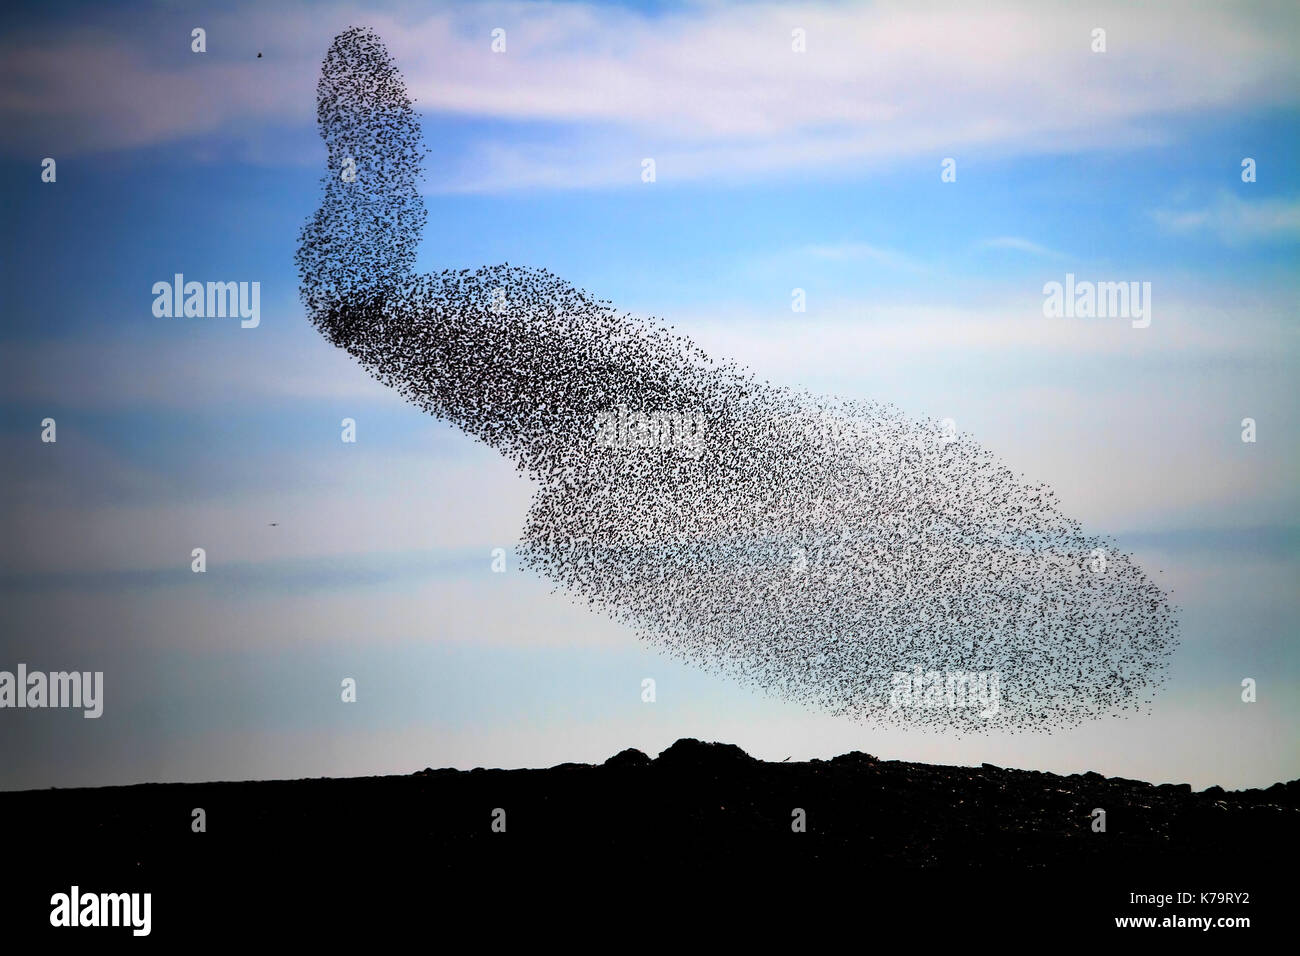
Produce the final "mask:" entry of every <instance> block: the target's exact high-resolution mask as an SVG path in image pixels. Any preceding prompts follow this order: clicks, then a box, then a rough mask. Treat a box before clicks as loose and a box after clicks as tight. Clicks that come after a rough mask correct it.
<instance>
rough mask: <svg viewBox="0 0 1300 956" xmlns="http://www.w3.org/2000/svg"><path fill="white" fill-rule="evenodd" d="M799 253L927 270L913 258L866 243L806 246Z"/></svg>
mask: <svg viewBox="0 0 1300 956" xmlns="http://www.w3.org/2000/svg"><path fill="white" fill-rule="evenodd" d="M799 252H801V253H802V254H804V255H807V256H811V257H812V258H814V259H823V260H826V261H829V262H873V263H875V264H877V265H881V266H886V267H888V268H890V269H905V270H907V271H909V272H922V271H924V270H925V269H926V266H925V264H924V263H922V262H918V261H917V260H916V259H913V258H912V257H911V256H908V255H904V254H903V253H901V252H898V251H896V250H894V249H886V248H884V247H882V246H873V245H871V244H870V243H866V242H839V243H830V244H819V245H811V246H805V247H804V248H803V249H801V250H799Z"/></svg>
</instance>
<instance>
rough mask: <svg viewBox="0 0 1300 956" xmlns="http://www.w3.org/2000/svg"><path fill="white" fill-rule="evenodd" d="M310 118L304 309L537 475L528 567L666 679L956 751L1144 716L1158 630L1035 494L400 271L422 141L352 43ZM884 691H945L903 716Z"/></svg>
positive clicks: (681, 345)
mask: <svg viewBox="0 0 1300 956" xmlns="http://www.w3.org/2000/svg"><path fill="white" fill-rule="evenodd" d="M317 97H318V104H317V118H318V120H319V123H320V129H321V133H322V136H323V137H324V139H325V143H326V146H327V149H328V153H329V165H328V168H327V171H326V174H325V176H324V178H323V180H322V182H323V188H324V198H323V202H322V205H321V207H320V208H319V210H318V211H317V212H316V213H315V215H314V217H313V218H312V219H311V220H310V221H309V222H308V223H307V224H306V226H305V227H304V229H303V232H302V236H301V244H300V248H299V251H298V256H297V261H298V267H299V271H300V275H301V280H302V289H301V291H302V297H303V301H304V303H305V305H306V307H307V311H308V315H309V316H310V318H311V321H312V322H313V324H314V325H315V326H316V327H317V328H318V329H319V330H320V331H321V332H322V333H323V334H324V335H325V336H326V337H327V338H328V339H329V341H331V342H332V343H334V344H335V345H337V346H339V347H341V348H344V349H346V350H347V351H348V352H349V353H350V354H351V355H352V356H354V357H355V358H356V359H357V360H358V361H359V362H360V363H361V364H362V365H363V366H364V367H365V368H366V369H367V370H368V371H369V372H370V374H372V375H373V376H374V377H375V378H377V379H378V380H380V381H382V382H384V383H385V384H387V385H389V386H391V387H393V388H395V389H397V390H398V391H399V392H400V393H401V394H402V395H403V396H405V398H407V399H408V400H409V401H411V402H412V403H414V404H415V405H417V406H419V407H420V408H422V409H424V410H425V411H427V412H429V413H431V414H433V415H435V416H436V417H438V418H441V419H444V420H447V421H450V422H453V423H455V424H456V425H457V426H459V427H460V428H461V429H463V430H464V431H465V432H467V433H468V434H470V435H473V436H474V437H476V438H478V439H479V440H481V441H483V442H485V443H486V444H488V445H490V446H491V447H493V448H494V449H496V450H498V451H499V452H501V453H502V454H504V455H507V456H509V457H510V458H511V459H513V460H514V461H515V462H516V464H517V467H518V469H519V470H520V471H521V472H523V473H525V474H526V475H527V476H528V477H529V478H530V479H531V480H532V481H533V483H534V485H535V489H536V490H535V493H534V497H533V500H532V502H531V507H530V510H529V513H528V516H527V519H526V524H525V528H524V530H523V533H522V535H521V544H520V547H519V552H520V554H521V556H522V558H523V561H524V563H525V564H526V565H527V566H528V567H531V568H532V569H534V570H536V571H537V572H539V573H541V574H542V575H544V576H545V577H547V578H549V579H550V580H551V581H552V582H553V583H554V584H555V585H556V586H557V588H560V589H563V590H564V591H565V592H567V593H568V594H570V595H571V596H572V597H573V599H575V600H577V601H580V602H583V603H586V604H589V605H591V607H592V608H593V609H595V610H598V611H601V612H604V613H606V614H608V615H610V616H612V617H613V618H615V619H617V620H619V621H621V622H625V623H626V624H627V625H629V626H630V627H631V628H632V629H634V630H635V632H636V633H637V634H638V635H640V636H641V637H643V638H645V639H647V640H649V641H651V642H653V643H654V644H655V645H657V646H658V647H660V648H661V649H663V650H666V651H667V652H669V653H670V654H671V655H673V656H675V657H677V658H679V659H681V660H684V661H688V662H691V663H693V664H696V665H699V666H702V667H705V668H709V669H711V670H714V671H715V672H721V673H724V674H726V675H729V676H731V677H733V678H736V679H739V680H741V681H743V682H747V683H749V684H752V685H754V686H756V687H759V688H762V689H764V690H765V691H768V692H770V693H773V694H776V695H780V696H781V697H784V698H787V699H792V700H795V701H800V702H803V703H805V704H808V705H810V706H812V707H815V708H818V709H821V710H826V711H830V712H832V713H836V714H842V715H846V716H849V717H852V718H856V719H861V720H869V721H875V722H880V723H891V724H897V725H901V726H911V727H923V728H927V729H935V730H943V731H956V732H959V733H962V732H984V731H988V730H991V729H995V728H996V729H1003V730H1020V729H1050V728H1054V727H1062V726H1072V725H1076V724H1078V723H1080V722H1082V721H1085V720H1091V719H1096V718H1098V717H1101V716H1104V715H1108V714H1120V713H1122V712H1124V711H1138V710H1143V709H1145V708H1146V707H1147V706H1149V703H1150V701H1151V700H1152V698H1153V695H1154V693H1155V691H1156V689H1157V688H1158V687H1159V686H1160V685H1161V684H1163V683H1164V681H1165V679H1166V670H1167V665H1168V658H1169V656H1170V655H1171V653H1172V651H1173V648H1174V646H1175V644H1176V639H1177V638H1176V636H1177V627H1176V616H1177V615H1176V609H1175V608H1173V607H1172V606H1171V604H1170V602H1169V599H1168V596H1167V595H1166V594H1165V593H1164V592H1163V591H1162V590H1161V589H1160V588H1159V587H1157V586H1156V585H1155V584H1154V583H1153V582H1152V581H1151V580H1150V579H1149V578H1148V577H1147V576H1146V575H1145V574H1144V573H1143V571H1142V570H1141V569H1140V568H1139V567H1138V566H1137V564H1136V563H1135V562H1134V560H1133V558H1132V556H1131V555H1130V554H1126V553H1123V552H1121V551H1119V549H1118V548H1117V547H1116V545H1115V543H1114V542H1113V541H1111V540H1109V539H1102V538H1097V537H1094V536H1090V535H1088V534H1085V533H1084V531H1083V529H1082V528H1081V527H1080V525H1079V524H1078V523H1077V522H1076V521H1073V520H1071V519H1070V518H1068V517H1066V516H1065V515H1063V514H1062V513H1061V512H1060V511H1059V509H1058V506H1057V503H1056V499H1055V496H1054V493H1053V492H1052V491H1051V490H1050V489H1048V488H1047V487H1046V486H1045V485H1042V484H1031V483H1027V482H1025V481H1024V479H1023V478H1018V477H1017V476H1016V475H1015V474H1014V473H1013V472H1012V471H1010V470H1009V469H1008V468H1006V467H1005V466H1004V465H1002V464H1001V463H999V462H998V461H997V460H996V458H995V457H994V456H993V455H992V454H991V453H989V452H988V451H986V450H984V449H982V448H981V447H980V446H979V445H977V444H976V443H975V442H974V441H972V440H971V439H970V438H969V436H967V435H965V434H958V433H956V432H955V430H954V429H953V428H952V427H951V423H947V424H948V427H946V428H945V427H944V424H945V423H940V422H935V421H932V420H917V419H913V418H909V417H907V416H905V415H904V414H902V413H901V412H900V411H899V410H898V409H896V408H895V407H893V406H892V405H888V404H879V403H874V402H862V401H845V400H839V399H835V398H827V397H820V396H816V395H812V394H808V393H805V392H801V391H797V390H792V389H789V388H785V387H778V386H774V385H771V384H769V383H767V382H763V381H760V380H758V379H757V378H755V376H754V375H753V374H751V373H750V372H748V371H747V370H746V369H744V368H741V367H739V366H737V365H736V364H735V363H731V362H726V361H722V360H718V359H715V358H712V357H710V356H708V355H706V354H705V353H704V352H703V351H701V350H700V349H699V348H697V347H696V346H695V345H694V344H693V343H692V342H691V341H690V340H689V339H688V338H686V337H685V336H683V335H680V334H677V333H676V332H675V331H674V330H672V329H670V328H665V327H663V326H662V325H660V324H658V323H657V322H656V321H655V320H642V319H638V318H636V317H633V316H632V315H630V314H626V313H620V312H618V311H617V310H616V309H615V308H614V307H613V306H612V305H611V304H610V303H609V302H607V301H604V300H601V299H597V298H595V297H593V296H592V295H590V294H589V293H587V292H585V291H583V290H582V289H578V288H575V287H574V286H572V285H570V284H569V283H567V282H565V281H564V280H563V279H561V278H559V277H558V276H555V275H553V274H551V273H550V272H547V271H546V270H544V269H538V268H525V267H520V266H511V265H509V264H503V265H497V266H485V267H482V268H479V269H475V270H468V269H461V270H457V271H443V272H438V273H434V274H427V275H419V274H415V273H414V271H413V266H414V263H415V258H416V251H417V247H418V243H419V239H420V235H421V232H422V229H423V227H424V223H425V219H426V212H425V208H424V203H423V201H422V199H421V197H420V193H419V189H418V180H419V177H420V167H421V163H422V160H423V158H424V156H425V145H424V140H423V137H422V133H421V130H420V126H419V121H418V118H417V116H416V114H415V112H414V109H413V104H412V100H411V99H410V97H409V96H408V95H407V92H406V88H405V84H404V82H403V80H402V78H401V75H400V74H399V72H398V71H397V69H396V67H395V65H394V63H393V61H392V58H391V57H390V56H389V54H388V52H387V50H386V49H385V47H384V44H383V42H382V41H381V40H380V38H379V37H378V36H377V35H376V34H375V33H374V32H373V31H370V30H368V29H361V28H352V29H349V30H347V31H345V32H343V33H341V34H339V35H338V36H337V37H336V38H335V40H334V42H333V44H332V45H331V47H330V49H329V51H328V52H327V54H326V56H325V59H324V63H323V66H322V72H321V77H320V80H319V83H318V86H317ZM348 171H351V173H352V175H347V172H348ZM684 423H686V424H688V426H689V427H685V428H683V427H682V426H683V424H684ZM611 429H612V431H611ZM952 674H981V675H996V677H997V679H996V680H994V681H992V682H989V683H988V684H987V685H986V686H992V687H997V688H998V693H999V700H998V702H997V703H998V706H997V707H996V708H995V709H993V708H989V707H987V706H983V705H982V704H979V703H978V702H977V705H976V706H964V705H963V702H962V701H961V700H960V699H959V698H960V695H957V697H956V698H954V695H953V694H952V692H951V686H952V684H951V681H950V682H949V684H948V687H949V691H948V692H947V693H946V694H945V693H944V692H943V688H942V684H943V681H944V677H945V675H952ZM900 675H908V682H907V683H906V685H905V686H906V689H907V690H908V691H910V690H914V689H919V687H920V686H921V684H922V682H923V681H924V682H926V683H927V685H928V686H930V687H935V686H939V687H940V690H939V691H937V692H930V691H927V692H925V693H920V692H918V693H915V694H910V693H906V692H905V693H903V694H901V695H900V694H899V693H898V689H899V687H900V684H899V681H900V680H901V677H900ZM936 682H937V683H936ZM900 701H901V703H900ZM991 710H992V711H993V712H992V713H990V711H991Z"/></svg>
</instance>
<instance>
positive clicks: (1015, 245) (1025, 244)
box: [975, 236, 1069, 259]
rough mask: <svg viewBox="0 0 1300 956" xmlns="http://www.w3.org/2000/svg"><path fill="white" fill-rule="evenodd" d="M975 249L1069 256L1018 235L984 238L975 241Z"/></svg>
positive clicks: (1045, 257)
mask: <svg viewBox="0 0 1300 956" xmlns="http://www.w3.org/2000/svg"><path fill="white" fill-rule="evenodd" d="M975 248H976V249H1010V250H1013V251H1015V252H1023V253H1026V254H1028V255H1031V256H1039V257H1040V258H1043V259H1067V258H1069V257H1068V256H1067V255H1066V254H1065V253H1063V252H1057V251H1056V250H1055V249H1048V248H1047V247H1046V246H1041V245H1039V244H1038V243H1036V242H1033V241H1032V240H1029V239H1024V238H1021V237H1020V236H999V237H998V238H996V239H984V240H981V241H980V242H977V243H975Z"/></svg>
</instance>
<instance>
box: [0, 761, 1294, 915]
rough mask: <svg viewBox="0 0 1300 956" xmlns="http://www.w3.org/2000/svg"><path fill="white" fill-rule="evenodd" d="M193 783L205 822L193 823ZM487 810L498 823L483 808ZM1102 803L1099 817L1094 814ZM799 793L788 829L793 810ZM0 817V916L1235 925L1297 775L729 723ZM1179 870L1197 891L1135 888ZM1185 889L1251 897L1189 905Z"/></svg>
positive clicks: (1274, 840)
mask: <svg viewBox="0 0 1300 956" xmlns="http://www.w3.org/2000/svg"><path fill="white" fill-rule="evenodd" d="M199 807H201V808H203V809H204V810H205V811H206V822H207V831H206V832H205V833H195V832H192V830H191V823H192V811H193V810H194V809H195V808H199ZM498 808H500V809H501V810H504V822H505V832H494V830H493V819H494V816H493V815H494V811H495V810H496V809H498ZM1096 808H1100V809H1103V810H1105V812H1106V817H1105V823H1106V830H1105V832H1104V833H1098V832H1094V830H1093V819H1094V817H1093V811H1094V809H1096ZM797 809H798V810H802V811H803V812H804V815H805V819H806V832H794V830H793V829H792V823H793V821H794V819H795V811H796V810H797ZM498 816H499V815H498ZM0 820H3V821H4V840H3V843H4V846H5V849H6V853H5V857H6V858H7V859H9V860H11V861H14V860H17V861H23V862H22V865H21V866H18V867H14V866H10V867H9V868H8V870H7V876H8V877H9V878H10V879H11V882H12V884H13V885H12V886H11V888H10V891H9V893H8V895H7V896H6V897H4V898H3V902H2V903H0V916H3V919H4V922H5V923H6V924H9V925H10V926H12V927H13V928H15V929H18V928H24V929H38V930H39V929H40V928H42V926H46V925H47V923H48V917H49V912H50V904H49V897H50V895H51V894H52V893H55V892H67V891H68V888H69V886H70V885H71V884H72V883H74V882H75V883H78V884H79V885H80V886H81V887H82V888H83V889H87V890H96V891H113V892H118V891H126V890H128V889H139V890H148V891H151V892H152V893H153V894H154V895H153V919H154V926H155V930H154V933H153V935H154V936H158V935H160V934H166V933H175V932H178V931H191V932H193V931H198V932H199V933H200V935H208V934H210V933H213V932H219V931H222V930H233V929H234V928H235V927H236V926H238V925H241V924H242V925H246V924H247V923H248V921H249V920H258V919H265V918H268V917H270V916H272V915H275V916H276V919H278V920H281V924H280V928H281V929H282V930H283V931H285V932H292V933H294V934H297V935H300V934H301V932H303V931H305V926H306V925H307V924H303V923H302V921H301V919H298V921H297V922H295V918H293V916H292V914H294V913H298V914H300V916H301V914H302V913H309V914H310V919H309V920H308V923H309V924H310V926H312V927H314V928H315V929H320V928H321V927H322V926H323V925H326V924H322V923H321V922H320V920H321V918H322V916H323V914H332V915H331V917H330V918H331V919H343V920H344V921H345V922H346V923H348V924H349V925H352V926H353V928H354V929H357V930H359V929H363V928H364V927H365V926H366V925H367V924H370V923H373V922H374V921H375V920H376V919H378V920H380V921H381V922H382V923H383V924H384V925H386V926H388V927H389V928H392V927H393V926H394V925H401V923H402V920H403V919H404V918H410V919H416V915H415V914H416V913H425V915H424V916H420V917H419V919H431V918H435V917H436V918H438V919H442V920H447V919H452V920H456V919H464V918H469V914H470V913H471V912H472V913H478V914H480V915H482V913H483V908H484V907H486V908H487V910H488V911H490V912H491V913H494V914H496V915H498V916H500V915H502V914H506V913H510V912H515V907H516V906H519V905H524V906H528V905H540V906H541V907H542V908H543V909H546V910H548V911H549V912H550V913H551V915H552V916H553V917H556V916H557V914H561V915H562V914H563V913H564V912H567V911H568V910H567V909H565V907H573V906H579V907H589V908H594V909H596V910H601V911H603V913H604V915H613V914H612V913H611V910H610V907H611V906H614V907H617V906H627V907H630V908H631V909H629V910H628V918H629V919H631V918H632V916H633V914H641V915H638V916H636V917H635V919H634V920H633V922H634V923H635V924H636V925H641V922H640V921H641V920H643V918H644V919H650V918H651V917H652V916H653V920H660V919H663V918H667V917H669V916H671V915H672V914H677V915H681V913H682V912H683V909H682V908H683V907H685V908H687V909H690V908H691V907H695V906H705V907H706V908H713V909H716V907H717V906H718V904H719V901H720V900H723V899H726V898H729V897H731V896H732V895H733V894H735V895H736V897H737V898H740V899H742V900H744V901H745V903H746V905H749V906H760V907H761V906H765V905H767V904H766V903H765V902H763V901H765V900H768V899H770V905H771V906H772V907H775V908H776V910H778V911H780V912H786V911H787V910H789V909H790V908H791V907H793V908H794V910H795V911H796V912H803V911H804V910H802V909H801V908H806V907H808V906H813V907H815V908H816V907H820V906H822V905H823V904H824V903H825V902H826V901H827V900H829V899H831V898H837V897H840V896H843V897H845V898H849V899H852V900H854V909H855V912H856V913H857V916H856V917H855V918H859V919H871V918H873V917H874V918H880V919H892V920H896V919H899V918H906V917H907V916H908V915H910V916H918V915H919V916H921V917H922V918H924V919H927V920H928V919H934V918H947V917H952V916H962V918H964V919H967V920H969V918H971V916H972V915H973V916H975V917H977V918H979V919H980V920H982V922H981V923H980V925H981V926H984V927H986V928H997V931H998V932H1010V933H1012V934H1013V935H1014V934H1015V931H1016V930H1017V929H1018V928H1024V927H1041V928H1051V929H1054V930H1056V931H1058V932H1061V933H1065V934H1073V933H1076V932H1084V931H1088V930H1096V929H1102V928H1105V927H1109V928H1110V931H1111V932H1112V933H1120V932H1124V933H1132V934H1139V935H1140V934H1142V933H1148V934H1151V933H1159V930H1137V929H1127V930H1123V931H1121V930H1116V929H1115V928H1114V917H1115V916H1130V915H1146V914H1151V915H1157V916H1160V917H1163V916H1167V915H1170V914H1171V913H1174V914H1181V915H1183V916H1190V915H1211V916H1239V915H1247V916H1252V917H1255V919H1254V920H1253V923H1254V925H1253V926H1252V928H1251V929H1250V930H1235V929H1217V928H1216V929H1211V930H1210V931H1209V932H1208V933H1206V935H1207V936H1209V935H1211V934H1214V933H1246V934H1250V935H1249V937H1246V936H1243V937H1240V938H1242V939H1244V938H1262V937H1261V934H1262V933H1263V932H1265V931H1266V929H1267V926H1265V925H1263V924H1267V923H1269V922H1271V921H1272V920H1273V919H1276V918H1281V916H1282V915H1283V913H1284V907H1283V904H1284V902H1285V899H1284V898H1283V896H1282V893H1283V888H1284V886H1287V885H1289V884H1290V883H1292V882H1294V881H1293V880H1291V879H1283V876H1284V875H1286V874H1289V873H1292V872H1294V870H1293V865H1294V864H1293V860H1294V853H1295V850H1296V847H1297V839H1296V837H1297V834H1300V781H1292V782H1291V783H1287V784H1276V785H1274V786H1272V787H1270V788H1268V789H1267V790H1262V791H1261V790H1247V791H1239V792H1227V793H1225V792H1223V791H1222V790H1219V789H1218V788H1211V789H1210V790H1207V791H1203V792H1201V793H1193V792H1191V789H1190V787H1188V786H1187V785H1186V784H1181V785H1170V784H1165V785H1160V786H1153V785H1151V784H1148V783H1143V782H1140V781H1136V780H1124V779H1120V778H1110V779H1107V778H1104V777H1102V776H1101V775H1100V774H1096V773H1086V774H1073V775H1070V776H1058V775H1056V774H1050V773H1040V772H1036V771H1024V770H1007V769H1002V768H998V767H993V766H991V765H988V764H986V765H984V766H983V767H980V768H969V767H941V766H930V765H926V764H916V763H906V762H901V761H881V760H877V759H876V758H875V757H872V756H871V755H869V754H864V753H858V752H854V753H849V754H845V755H843V756H840V757H836V758H834V759H833V760H829V761H820V760H813V761H811V762H807V763H793V762H791V763H766V762H763V761H759V760H755V759H753V758H751V757H749V756H748V755H747V754H745V753H744V752H743V751H742V750H740V749H739V748H738V747H735V746H732V745H729V744H706V743H701V742H699V741H695V740H679V741H678V742H677V743H675V744H674V745H673V746H672V747H670V748H668V749H667V750H666V751H664V752H663V753H662V754H660V755H659V757H658V758H657V759H654V760H652V759H650V758H649V757H648V756H646V755H645V754H642V753H640V752H638V751H635V750H626V751H623V752H622V753H620V754H618V755H616V756H614V757H611V758H610V759H609V760H607V761H606V762H605V763H604V764H602V765H585V764H561V765H559V766H557V767H552V768H550V769H547V770H482V769H476V770H471V771H457V770H433V769H429V770H423V771H420V772H419V773H415V774H412V775H409V776H390V777H364V778H354V779H337V780H336V779H315V780H292V781H263V782H246V783H206V784H146V785H140V786H131V787H106V788H100V789H85V790H46V791H24V792H17V793H0ZM15 877H18V878H19V879H16V880H14V879H13V878H15ZM1179 891H1184V892H1191V893H1193V894H1194V896H1195V898H1196V901H1195V904H1194V905H1192V904H1189V905H1181V906H1177V905H1167V906H1164V907H1160V908H1154V907H1150V906H1141V905H1136V904H1134V903H1132V902H1131V901H1130V894H1131V893H1143V894H1154V893H1176V892H1179ZM1204 891H1218V892H1223V891H1227V892H1248V893H1250V894H1251V899H1250V902H1249V903H1243V904H1240V905H1228V904H1222V903H1219V904H1203V903H1202V902H1201V901H1200V893H1201V892H1204ZM828 893H829V894H830V895H828ZM599 900H603V901H605V902H603V903H599V904H598V903H597V902H596V901H599ZM376 907H378V908H379V911H378V912H379V913H382V914H383V915H376V909H375V908H376ZM412 907H415V908H412ZM556 907H560V909H559V910H557V909H556ZM6 911H9V912H6ZM818 911H820V910H818ZM584 912H585V911H584ZM277 914H278V915H277ZM286 914H288V915H286ZM403 914H405V917H404V916H403ZM647 914H651V915H647ZM1275 914H1276V915H1275ZM590 915H591V914H590V913H589V914H588V916H590ZM823 915H825V914H824V913H823ZM842 915H843V914H842ZM789 918H791V919H794V918H795V917H793V916H791V917H789ZM286 920H287V922H286ZM394 920H396V923H394ZM294 927H297V929H296V930H295V929H294ZM58 932H63V933H66V932H70V931H69V930H59V931H58ZM74 932H80V933H83V934H86V933H123V932H125V931H121V930H79V931H74ZM1169 932H1175V933H1192V932H1197V933H1199V932H1201V931H1200V930H1170V931H1169ZM1221 938H1223V939H1226V937H1221Z"/></svg>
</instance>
